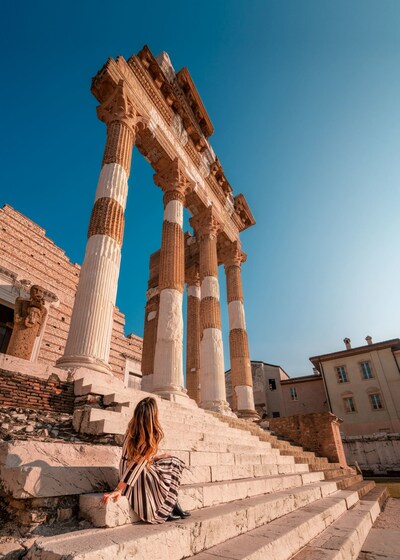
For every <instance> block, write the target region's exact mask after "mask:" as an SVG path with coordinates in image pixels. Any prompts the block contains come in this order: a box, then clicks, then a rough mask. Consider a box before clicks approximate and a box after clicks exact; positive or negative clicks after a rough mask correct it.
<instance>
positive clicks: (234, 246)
mask: <svg viewBox="0 0 400 560" xmlns="http://www.w3.org/2000/svg"><path fill="white" fill-rule="evenodd" d="M218 256H219V257H220V259H221V260H222V262H223V263H224V266H225V270H226V269H228V268H230V267H231V266H238V267H239V268H240V266H241V264H242V263H244V262H245V261H246V259H247V255H246V253H244V252H243V251H242V249H241V243H240V241H233V242H232V243H230V244H229V245H225V246H224V247H222V248H220V250H219V251H218Z"/></svg>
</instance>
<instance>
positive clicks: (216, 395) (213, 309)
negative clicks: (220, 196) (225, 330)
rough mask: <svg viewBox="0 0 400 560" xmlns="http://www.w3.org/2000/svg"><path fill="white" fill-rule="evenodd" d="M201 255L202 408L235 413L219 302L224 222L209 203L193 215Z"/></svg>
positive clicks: (192, 219)
mask: <svg viewBox="0 0 400 560" xmlns="http://www.w3.org/2000/svg"><path fill="white" fill-rule="evenodd" d="M190 223H191V225H192V227H193V229H194V231H195V235H196V238H198V239H199V253H200V255H199V258H200V283H201V301H200V332H201V335H200V336H201V340H200V403H199V405H200V406H201V407H202V408H205V409H207V410H213V411H216V412H220V413H222V414H232V411H231V410H230V407H229V404H228V402H227V400H226V388H225V371H224V350H223V342H222V331H221V310H220V303H219V284H218V257H217V234H218V231H219V230H220V229H221V224H220V222H219V221H218V219H217V217H216V216H215V212H214V211H213V207H212V206H209V207H208V208H206V209H205V210H203V211H202V212H201V213H199V214H197V215H196V216H194V217H193V218H191V220H190Z"/></svg>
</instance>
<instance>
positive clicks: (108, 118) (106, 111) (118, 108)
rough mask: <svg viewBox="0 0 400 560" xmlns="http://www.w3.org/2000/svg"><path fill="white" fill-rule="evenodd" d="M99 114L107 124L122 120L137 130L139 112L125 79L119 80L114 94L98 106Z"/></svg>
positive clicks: (133, 130)
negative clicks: (131, 98)
mask: <svg viewBox="0 0 400 560" xmlns="http://www.w3.org/2000/svg"><path fill="white" fill-rule="evenodd" d="M96 111H97V116H98V118H99V119H100V120H101V121H103V122H104V123H105V124H106V125H107V126H109V125H110V124H111V123H113V122H122V123H124V124H125V125H126V126H128V128H129V129H130V130H131V131H132V132H135V127H136V124H137V121H138V115H137V112H136V110H135V108H134V106H133V103H132V101H131V100H130V99H129V97H128V94H127V91H126V85H125V82H124V81H123V80H120V81H119V82H118V85H117V87H116V88H115V89H114V91H113V92H112V94H111V95H110V96H109V97H108V98H107V99H106V100H105V101H104V102H103V103H102V104H101V105H99V106H98V107H97V109H96Z"/></svg>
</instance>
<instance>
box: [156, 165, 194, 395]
mask: <svg viewBox="0 0 400 560" xmlns="http://www.w3.org/2000/svg"><path fill="white" fill-rule="evenodd" d="M154 181H155V183H156V184H157V185H159V186H160V187H161V188H162V189H163V191H164V199H163V201H164V222H163V228H162V240H161V250H160V272H159V284H158V287H159V291H160V307H159V317H158V326H157V342H156V350H155V356H154V373H153V393H157V394H158V395H162V396H165V397H168V398H174V399H176V398H177V397H179V396H184V397H185V398H187V394H186V390H185V389H184V381H183V316H182V298H183V290H184V282H185V247H184V235H183V230H182V226H183V209H184V206H185V204H186V196H185V192H186V189H187V187H188V182H187V179H186V178H185V176H184V174H183V172H182V169H181V164H180V162H179V160H178V159H175V160H174V161H173V162H171V164H170V165H169V166H168V168H167V169H165V170H164V171H162V172H160V173H157V174H156V175H155V176H154Z"/></svg>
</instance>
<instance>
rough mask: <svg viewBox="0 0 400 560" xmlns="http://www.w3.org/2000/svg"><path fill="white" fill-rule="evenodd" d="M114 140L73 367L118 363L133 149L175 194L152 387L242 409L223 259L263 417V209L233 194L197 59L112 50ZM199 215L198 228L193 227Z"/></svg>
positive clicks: (153, 338)
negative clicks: (254, 308)
mask: <svg viewBox="0 0 400 560" xmlns="http://www.w3.org/2000/svg"><path fill="white" fill-rule="evenodd" d="M92 93H93V94H94V96H95V97H96V99H97V100H98V101H99V103H100V105H99V106H98V107H97V115H98V118H99V119H100V120H101V121H103V122H104V123H105V124H106V127H107V140H106V146H105V150H104V157H103V164H102V169H101V172H100V177H99V181H98V186H97V190H96V195H95V202H94V206H93V210H92V215H91V218H90V225H89V231H88V242H87V247H86V254H85V259H84V262H83V265H82V269H81V273H80V278H79V284H78V288H77V293H76V299H75V304H74V308H73V313H72V318H71V326H70V329H69V334H68V340H67V343H66V347H65V351H64V355H63V356H62V357H61V358H60V359H59V360H58V362H57V365H58V366H59V367H62V368H78V367H85V368H88V369H91V370H95V371H98V372H101V373H106V374H107V373H111V368H110V365H109V352H110V341H111V333H112V325H113V310H114V306H115V301H116V293H117V286H118V275H119V268H120V259H121V246H122V240H123V231H124V210H125V205H126V199H127V193H128V177H129V174H130V167H131V155H132V150H133V148H134V147H135V146H136V147H137V148H138V150H139V151H140V152H141V154H143V156H144V157H145V158H146V159H147V160H148V161H149V162H150V164H151V166H152V168H153V169H154V171H155V174H154V181H155V183H156V185H158V186H159V187H160V188H161V189H162V191H163V193H164V197H163V201H164V222H163V224H162V242H161V249H160V251H159V252H158V253H157V254H156V256H155V257H154V259H153V261H154V263H153V264H154V266H155V269H154V270H152V271H151V275H150V282H149V290H148V292H147V299H148V301H147V306H146V316H145V326H144V341H143V360H142V373H143V381H142V389H143V390H146V391H151V392H153V393H156V394H158V395H160V396H163V397H167V398H170V399H172V400H175V401H179V400H182V399H187V398H188V396H189V397H190V398H192V399H194V400H196V401H197V402H199V404H200V406H201V407H202V408H205V409H209V410H213V411H218V412H225V413H228V414H229V413H230V409H229V405H228V403H227V401H226V389H225V378H224V370H225V368H224V358H223V344H222V333H221V312H220V298H219V285H218V266H219V265H220V264H223V265H224V267H225V273H226V282H227V299H228V302H227V303H228V308H229V329H230V332H229V344H230V358H231V375H232V384H233V389H234V391H233V394H234V400H233V408H234V410H235V411H237V413H238V414H239V415H240V416H245V417H256V416H257V415H256V412H255V407H254V398H253V391H252V377H251V368H250V357H249V347H248V339H247V333H246V324H245V313H244V305H243V293H242V281H241V265H242V263H243V262H244V261H245V260H246V255H245V254H244V253H243V251H242V249H241V242H240V233H241V232H242V231H243V230H244V229H246V228H248V227H250V226H251V225H253V224H254V223H255V222H254V218H253V216H252V214H251V212H250V209H249V207H248V205H247V203H246V200H245V198H244V196H243V195H241V194H239V195H237V196H234V195H233V192H232V188H231V186H230V184H229V182H228V180H227V178H226V177H225V174H224V170H223V168H222V165H221V163H220V161H219V160H218V158H217V157H216V155H215V154H214V152H213V149H212V147H211V145H210V143H209V140H208V139H209V137H210V136H211V135H212V133H213V126H212V124H211V121H210V119H209V117H208V115H207V112H206V110H205V108H204V105H203V103H202V101H201V99H200V96H199V94H198V92H197V90H196V88H195V85H194V83H193V81H192V78H191V76H190V74H189V72H188V70H187V69H186V68H182V69H181V70H180V71H179V72H177V73H175V71H174V69H173V67H172V65H171V62H170V60H169V57H168V55H167V54H166V53H162V54H161V55H159V56H158V57H156V58H155V57H154V56H153V54H152V53H151V52H150V50H149V48H147V47H144V48H143V49H142V50H141V51H140V52H139V54H138V55H133V56H131V57H130V58H129V59H128V60H127V61H126V60H124V59H123V58H122V57H118V58H117V59H115V60H114V59H112V58H110V59H109V60H108V61H107V62H106V64H105V65H104V67H103V68H102V69H101V70H100V71H99V72H98V73H97V75H96V76H95V77H94V79H93V82H92ZM185 208H186V209H187V210H188V211H189V212H190V214H191V215H192V217H191V220H190V223H191V226H192V228H193V231H194V235H185V234H184V231H183V229H182V225H183V211H184V209H185ZM185 283H186V285H187V294H188V317H187V328H188V336H187V340H188V342H187V367H186V376H187V390H186V389H185V387H184V375H183V359H182V355H183V316H182V298H183V292H184V286H185Z"/></svg>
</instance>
